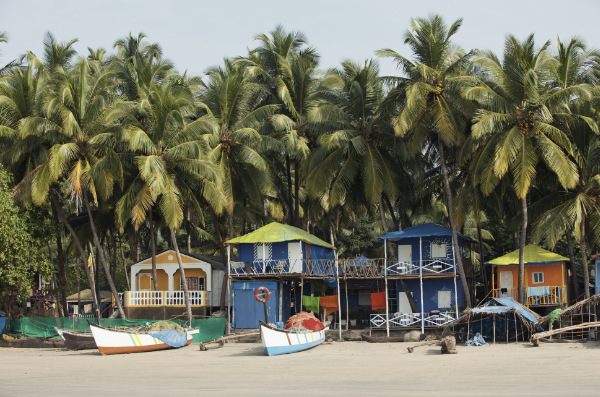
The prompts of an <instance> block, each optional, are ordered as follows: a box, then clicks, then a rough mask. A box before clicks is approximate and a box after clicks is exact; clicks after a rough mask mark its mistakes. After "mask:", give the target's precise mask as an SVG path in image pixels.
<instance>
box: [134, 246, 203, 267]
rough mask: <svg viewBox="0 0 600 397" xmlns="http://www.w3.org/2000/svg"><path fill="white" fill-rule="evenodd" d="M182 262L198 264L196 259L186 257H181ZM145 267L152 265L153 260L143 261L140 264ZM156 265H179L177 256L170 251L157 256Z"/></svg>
mask: <svg viewBox="0 0 600 397" xmlns="http://www.w3.org/2000/svg"><path fill="white" fill-rule="evenodd" d="M169 257H171V259H169ZM181 262H182V263H196V262H198V260H197V259H194V258H190V257H188V256H185V255H181ZM140 263H141V264H143V265H151V264H152V258H151V257H150V258H148V259H146V260H143V261H142V262H140ZM156 263H178V262H177V256H176V255H175V251H172V250H169V251H167V252H163V253H162V254H160V255H157V256H156Z"/></svg>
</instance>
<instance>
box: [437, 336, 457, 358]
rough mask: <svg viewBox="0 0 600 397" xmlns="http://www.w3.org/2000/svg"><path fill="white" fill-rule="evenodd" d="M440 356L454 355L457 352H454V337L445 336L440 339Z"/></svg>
mask: <svg viewBox="0 0 600 397" xmlns="http://www.w3.org/2000/svg"><path fill="white" fill-rule="evenodd" d="M440 344H441V345H442V354H456V353H458V350H456V338H455V337H454V336H446V337H445V338H444V339H442V341H441V343H440Z"/></svg>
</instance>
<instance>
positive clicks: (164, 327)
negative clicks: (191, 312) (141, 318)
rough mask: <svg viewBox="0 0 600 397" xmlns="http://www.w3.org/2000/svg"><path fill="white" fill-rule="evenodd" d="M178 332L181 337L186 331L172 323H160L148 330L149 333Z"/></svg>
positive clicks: (154, 324)
mask: <svg viewBox="0 0 600 397" xmlns="http://www.w3.org/2000/svg"><path fill="white" fill-rule="evenodd" d="M175 330H176V331H177V333H178V334H179V335H183V333H184V332H185V330H184V329H183V327H182V326H181V325H179V324H177V323H174V322H171V321H158V322H155V323H153V324H152V325H150V328H149V329H148V331H149V332H159V331H175Z"/></svg>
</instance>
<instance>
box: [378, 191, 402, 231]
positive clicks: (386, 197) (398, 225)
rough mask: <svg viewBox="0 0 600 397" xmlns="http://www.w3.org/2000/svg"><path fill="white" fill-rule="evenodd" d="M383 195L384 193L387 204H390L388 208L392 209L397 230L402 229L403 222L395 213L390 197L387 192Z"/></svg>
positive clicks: (391, 213)
mask: <svg viewBox="0 0 600 397" xmlns="http://www.w3.org/2000/svg"><path fill="white" fill-rule="evenodd" d="M382 195H383V200H384V201H385V204H386V205H387V206H388V209H389V210H390V215H391V216H392V222H394V226H395V227H396V230H402V224H401V222H400V220H399V219H398V218H396V214H395V213H394V207H393V206H392V203H391V201H390V198H389V197H388V196H387V194H385V193H382Z"/></svg>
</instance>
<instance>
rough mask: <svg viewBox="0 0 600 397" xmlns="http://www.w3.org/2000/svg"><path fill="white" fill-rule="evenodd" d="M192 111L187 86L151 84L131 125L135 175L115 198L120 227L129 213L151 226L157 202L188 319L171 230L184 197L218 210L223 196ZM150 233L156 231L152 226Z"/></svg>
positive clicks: (177, 221) (179, 220) (189, 312)
mask: <svg viewBox="0 0 600 397" xmlns="http://www.w3.org/2000/svg"><path fill="white" fill-rule="evenodd" d="M193 112H194V104H193V101H192V94H191V92H190V91H189V89H188V90H186V89H183V88H182V87H177V86H176V87H173V86H171V85H170V84H167V83H164V84H162V85H152V86H151V87H150V91H149V95H148V99H147V101H144V107H143V115H144V118H145V120H148V127H147V128H146V129H142V128H141V126H140V125H138V126H137V127H136V128H132V129H131V131H130V140H129V142H130V143H129V144H130V150H131V151H133V152H134V153H136V154H137V155H136V157H135V164H136V166H137V176H136V178H135V179H134V181H133V183H132V185H131V187H130V188H129V189H128V190H127V191H126V192H125V194H124V196H123V197H122V198H121V200H120V201H119V203H118V204H117V213H118V214H119V216H120V222H119V223H120V225H121V227H122V226H123V225H124V224H125V223H126V219H127V218H131V221H132V223H133V224H134V225H135V226H136V228H137V227H139V225H140V224H141V223H143V222H144V221H145V220H146V217H148V220H149V221H150V222H151V229H153V226H152V222H153V218H152V212H153V208H154V205H155V203H158V207H159V209H160V214H161V215H162V219H163V221H164V223H165V225H166V226H167V227H168V228H169V231H170V238H171V244H172V246H173V248H174V249H175V252H176V254H177V261H178V263H179V272H180V276H181V280H182V285H183V289H184V294H185V304H186V310H187V315H188V319H189V321H190V322H191V321H192V309H191V305H190V302H189V292H188V286H187V283H186V282H185V271H184V269H183V264H182V262H181V256H180V254H179V247H178V245H177V239H176V235H175V231H176V230H177V229H178V228H179V227H180V226H181V224H182V222H183V208H184V205H185V204H186V203H187V205H190V206H192V207H193V208H194V209H195V210H196V211H197V212H198V213H201V202H200V199H202V200H204V201H206V202H208V203H210V205H211V207H212V208H215V209H216V210H217V211H220V210H221V208H222V203H223V201H224V199H223V195H222V192H221V190H220V187H219V176H220V175H219V172H218V169H217V168H216V166H215V165H214V164H213V163H212V162H211V161H210V159H209V158H208V155H209V147H208V145H207V144H206V142H205V141H204V140H203V139H202V133H203V129H202V127H203V126H204V124H205V121H204V120H201V119H199V120H195V121H192V122H189V121H188V117H190V116H192V115H193ZM151 233H154V232H153V231H152V230H151ZM152 239H153V237H152ZM155 288H156V289H158V288H157V287H155Z"/></svg>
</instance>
